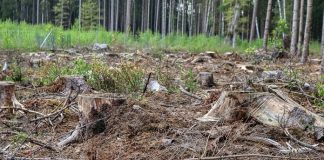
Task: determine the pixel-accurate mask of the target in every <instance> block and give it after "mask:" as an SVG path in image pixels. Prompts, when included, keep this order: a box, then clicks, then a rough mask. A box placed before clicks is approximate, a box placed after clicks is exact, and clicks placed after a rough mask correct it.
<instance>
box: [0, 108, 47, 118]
mask: <svg viewBox="0 0 324 160" xmlns="http://www.w3.org/2000/svg"><path fill="white" fill-rule="evenodd" d="M0 109H12V107H0ZM14 109H16V110H21V111H24V112H28V113H34V114H38V115H40V116H45V115H44V114H43V113H40V112H37V111H33V110H30V109H26V108H17V107H16V108H14Z"/></svg>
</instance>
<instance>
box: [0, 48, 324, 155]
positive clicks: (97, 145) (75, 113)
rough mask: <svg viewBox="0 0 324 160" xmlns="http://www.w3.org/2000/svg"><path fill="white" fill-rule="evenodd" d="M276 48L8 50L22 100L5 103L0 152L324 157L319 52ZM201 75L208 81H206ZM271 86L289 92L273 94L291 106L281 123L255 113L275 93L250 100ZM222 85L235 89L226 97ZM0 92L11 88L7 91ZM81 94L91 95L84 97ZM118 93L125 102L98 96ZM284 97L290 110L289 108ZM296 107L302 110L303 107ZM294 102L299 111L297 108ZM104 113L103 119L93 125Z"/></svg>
mask: <svg viewBox="0 0 324 160" xmlns="http://www.w3.org/2000/svg"><path fill="white" fill-rule="evenodd" d="M271 54H272V52H271V51H269V52H264V51H262V50H258V51H255V53H254V54H251V55H241V54H237V53H232V52H227V53H214V52H209V51H206V52H202V53H200V54H191V53H178V52H177V53H173V52H167V53H159V54H156V53H154V51H150V50H134V51H128V52H123V51H121V50H118V51H117V50H114V49H109V50H108V49H107V50H101V51H93V50H89V49H79V50H78V49H70V50H60V51H39V52H33V53H11V52H6V53H4V54H1V58H0V60H1V61H0V64H5V62H7V63H9V64H11V66H10V69H9V70H8V72H3V75H2V76H3V77H6V79H3V80H7V81H8V80H10V81H16V83H15V89H14V94H15V98H16V101H14V105H11V104H8V106H11V107H12V108H14V109H13V111H12V109H8V108H10V107H8V108H6V107H5V104H1V105H2V106H3V107H2V108H1V109H0V139H1V141H0V156H2V157H3V158H4V159H33V158H35V159H37V158H40V159H283V158H286V159H290V158H291V159H322V158H320V157H323V156H324V155H323V150H324V149H323V147H324V146H323V145H322V143H321V140H322V136H323V130H321V129H322V128H321V126H322V122H321V120H322V119H324V118H323V117H322V116H323V113H324V112H323V111H322V109H321V107H320V106H321V105H323V103H322V102H323V99H322V98H323V97H321V96H322V95H321V94H323V93H322V92H323V91H322V90H323V88H321V85H320V83H318V80H319V79H320V74H319V70H320V64H319V62H318V60H317V59H316V58H318V57H311V59H310V61H309V62H308V63H307V64H306V65H302V64H299V63H298V61H297V60H294V59H290V58H284V57H280V56H271ZM204 75H211V76H212V80H211V81H210V77H209V80H207V81H205V79H204V78H203V77H204ZM71 79H72V80H71ZM75 79H77V80H75ZM10 84H11V83H10ZM1 85H2V84H1ZM1 85H0V87H2V86H1ZM273 88H275V89H276V90H277V91H278V90H280V91H282V93H284V94H285V95H287V96H288V97H290V98H291V99H290V100H287V99H284V98H282V97H281V100H280V101H278V102H277V101H276V103H277V104H276V105H275V106H281V105H282V106H284V108H283V110H285V111H284V113H285V114H280V113H282V112H280V113H278V114H277V117H275V118H276V119H277V123H278V124H280V125H279V126H276V125H271V124H272V123H270V122H269V123H265V120H263V119H262V118H258V116H255V115H254V113H255V114H257V113H258V114H262V112H258V111H260V110H262V109H264V108H266V107H267V106H266V105H265V104H271V103H272V101H271V102H269V101H267V100H268V99H266V100H264V101H263V102H262V103H258V105H254V103H256V102H255V100H256V99H257V100H258V99H259V98H262V96H261V97H253V96H254V95H257V94H264V95H267V94H268V93H271V95H272V96H273V95H275V94H274V93H272V92H271V91H270V90H272V89H273ZM184 90H185V91H184ZM224 92H226V93H231V94H230V95H229V96H228V97H226V98H227V99H225V100H224V101H222V100H221V98H224V97H221V95H224V94H222V93H224ZM0 93H1V94H0V95H1V96H2V95H6V93H5V92H4V90H2V91H0ZM233 93H234V94H233ZM235 93H237V95H236V94H235ZM243 94H244V95H243ZM96 95H103V96H96ZM116 95H118V96H116ZM238 95H243V96H238ZM246 95H248V96H246ZM249 96H251V98H246V97H249ZM82 97H83V98H84V97H85V98H88V99H90V100H89V101H91V103H83V101H82V102H81V100H82V99H83V98H82ZM89 97H90V98H89ZM115 97H117V98H121V99H122V101H123V102H121V103H119V101H118V104H117V102H116V103H115V102H114V103H113V102H112V101H109V102H111V103H108V104H107V105H103V104H105V103H101V101H102V99H108V100H110V99H114V98H115ZM273 97H275V96H273ZM9 99H12V98H11V97H10V98H9ZM13 99H14V98H13ZM80 99H81V100H80ZM93 99H95V100H94V101H93V102H94V103H92V100H93ZM218 99H220V100H219V101H217V100H218ZM3 101H4V100H3V98H2V97H1V98H0V102H1V103H3ZM99 101H100V104H99ZM17 102H20V103H21V104H19V103H17ZM97 102H98V103H97ZM281 102H282V103H284V104H281ZM223 104H224V105H225V104H226V106H224V105H223ZM216 105H220V109H218V110H217V108H216V111H213V112H215V114H212V115H214V116H215V117H209V118H210V119H206V116H204V115H205V114H207V112H209V110H210V109H211V108H212V106H216ZM287 105H293V109H292V110H290V109H289V108H288V107H287V109H285V106H287ZM298 105H299V106H302V107H303V108H304V109H306V111H304V110H303V109H300V108H299V110H298V107H297V106H298ZM251 107H252V110H253V111H250V110H251ZM22 108H23V109H22ZM85 108H86V109H85ZM89 108H90V111H89V112H87V111H85V110H87V109H89ZM102 108H104V109H102ZM296 109H297V110H298V111H299V112H298V113H300V114H298V115H299V116H297V117H299V118H295V117H294V115H293V113H295V112H294V110H296ZM267 112H272V110H271V109H268V110H267ZM309 112H311V113H312V114H311V117H310V118H307V115H309V114H308V113H309ZM306 113H307V114H306ZM87 114H89V115H90V118H89V117H88V116H89V115H87ZM263 114H264V113H263ZM269 114H270V113H269ZM272 114H276V113H272ZM286 114H287V115H288V116H287V115H286ZM305 115H306V116H305ZM91 116H92V117H91ZM209 116H210V115H209ZM85 117H87V118H85ZM93 119H95V121H92V120H93ZM291 119H292V120H291ZM295 119H296V120H295ZM309 119H310V120H309ZM99 121H100V122H102V123H101V124H100V126H98V125H93V124H96V123H97V122H99ZM296 121H297V122H296ZM273 123H274V122H273ZM88 126H90V127H88ZM305 126H306V127H305ZM78 128H79V129H80V128H81V130H82V131H80V132H79V133H78V134H79V136H78V137H77V139H75V140H73V141H71V142H68V143H66V144H64V145H60V142H62V141H64V140H66V138H67V137H69V136H70V135H71V134H72V132H74V131H75V130H77V129H78ZM98 128H99V129H98ZM318 130H321V131H318ZM287 131H288V132H287ZM287 133H288V134H287ZM321 134H322V135H321ZM40 142H42V143H40Z"/></svg>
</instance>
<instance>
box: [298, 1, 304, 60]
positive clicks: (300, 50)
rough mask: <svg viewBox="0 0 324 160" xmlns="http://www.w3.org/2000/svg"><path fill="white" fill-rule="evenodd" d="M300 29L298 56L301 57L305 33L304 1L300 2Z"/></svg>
mask: <svg viewBox="0 0 324 160" xmlns="http://www.w3.org/2000/svg"><path fill="white" fill-rule="evenodd" d="M299 18H300V19H299V27H298V44H297V56H298V57H299V56H301V53H302V46H303V40H304V37H303V32H304V0H301V1H300V9H299Z"/></svg>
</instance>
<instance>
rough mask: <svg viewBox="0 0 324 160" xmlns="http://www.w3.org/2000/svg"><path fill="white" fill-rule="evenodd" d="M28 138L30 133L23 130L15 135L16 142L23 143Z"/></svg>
mask: <svg viewBox="0 0 324 160" xmlns="http://www.w3.org/2000/svg"><path fill="white" fill-rule="evenodd" d="M27 138H28V135H27V134H26V133H23V132H19V133H18V134H16V135H15V136H14V137H13V141H14V142H15V143H23V142H24V141H25V140H26V139H27Z"/></svg>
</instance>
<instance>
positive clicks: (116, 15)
mask: <svg viewBox="0 0 324 160" xmlns="http://www.w3.org/2000/svg"><path fill="white" fill-rule="evenodd" d="M118 21H119V0H116V13H115V30H116V31H118V26H119V25H118Z"/></svg>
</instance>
